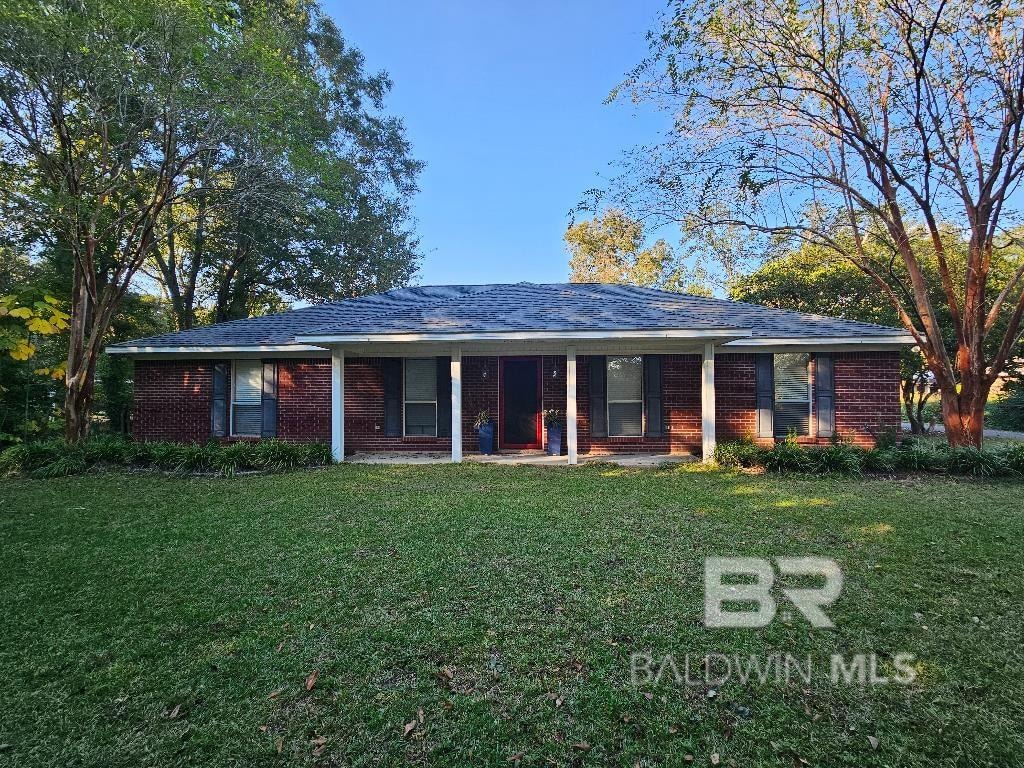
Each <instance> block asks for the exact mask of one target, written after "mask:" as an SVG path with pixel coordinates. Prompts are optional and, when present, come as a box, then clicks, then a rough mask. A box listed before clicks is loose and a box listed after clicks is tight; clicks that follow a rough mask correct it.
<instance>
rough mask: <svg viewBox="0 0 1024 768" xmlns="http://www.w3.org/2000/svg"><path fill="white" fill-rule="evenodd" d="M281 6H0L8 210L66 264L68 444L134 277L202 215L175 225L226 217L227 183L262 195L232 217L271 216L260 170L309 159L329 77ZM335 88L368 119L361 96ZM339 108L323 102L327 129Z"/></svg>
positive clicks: (219, 0) (291, 7) (143, 0)
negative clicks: (309, 58) (307, 54)
mask: <svg viewBox="0 0 1024 768" xmlns="http://www.w3.org/2000/svg"><path fill="white" fill-rule="evenodd" d="M281 8H282V6H279V5H278V4H272V3H267V4H262V3H249V2H243V3H236V2H228V1H227V0H214V2H206V1H205V0H203V1H202V2H200V0H137V1H136V2H132V3H121V2H114V1H113V0H90V2H88V3H60V4H57V5H56V6H54V5H53V4H50V3H43V2H40V1H39V0H12V2H9V3H5V4H3V5H2V6H0V137H2V148H3V152H4V155H3V157H2V158H0V160H2V161H3V170H4V176H5V178H6V177H7V176H10V177H12V179H13V182H14V183H11V184H5V185H4V186H3V188H2V192H0V195H2V196H3V200H0V202H2V204H3V207H4V209H5V210H11V209H14V208H17V209H20V213H21V215H23V216H24V217H26V218H27V219H31V220H32V221H33V223H34V226H35V229H36V230H37V231H41V232H47V233H50V234H49V235H48V237H49V238H50V240H51V241H52V242H51V243H50V245H51V246H52V247H51V248H50V252H51V253H53V254H56V255H57V256H58V258H63V257H64V255H65V254H66V256H67V261H68V263H69V269H70V272H71V298H70V315H71V322H70V339H69V345H68V356H67V364H66V377H65V382H66V385H67V392H66V397H65V409H64V411H65V422H66V430H65V431H66V436H67V438H68V439H69V440H78V439H81V438H82V437H84V436H85V435H86V433H87V430H88V426H89V413H90V409H91V407H92V400H93V389H94V383H95V372H96V365H97V361H98V359H99V353H100V349H101V348H102V345H103V344H104V340H105V337H106V335H107V331H108V328H109V327H110V323H111V321H112V318H113V317H114V316H115V314H116V312H117V311H118V307H119V305H120V303H121V301H122V300H123V298H124V296H125V295H126V294H127V292H128V291H129V287H130V285H131V284H132V281H133V279H134V278H135V276H136V275H137V273H138V272H139V270H140V269H141V268H142V267H143V265H144V264H146V263H147V262H148V261H149V260H151V259H153V258H154V254H155V253H156V252H157V251H158V249H159V248H161V247H162V246H163V244H164V243H167V242H168V239H169V238H173V237H174V236H175V232H176V230H178V229H179V228H185V227H189V226H193V216H192V215H184V216H183V215H179V214H180V213H181V212H182V211H187V212H191V213H194V214H195V219H198V218H199V217H200V211H201V210H202V211H205V212H207V213H209V214H211V215H212V214H213V213H218V214H219V209H218V208H216V207H215V206H216V205H221V206H226V205H227V204H228V203H227V202H226V201H225V200H224V199H221V198H216V199H215V200H214V197H213V195H212V192H213V190H212V187H213V186H214V182H216V183H217V184H218V185H225V184H227V185H228V186H229V187H230V186H231V185H230V180H228V179H227V176H225V174H227V175H231V174H234V175H235V176H236V177H238V176H241V175H243V174H246V175H245V178H246V180H247V181H248V182H250V183H249V184H247V185H246V186H242V185H238V184H236V185H234V186H233V188H232V189H233V194H232V195H231V196H230V198H229V203H230V206H234V207H236V208H237V207H241V206H246V205H247V204H248V202H249V201H250V200H260V201H261V202H260V204H261V205H267V203H268V199H269V198H268V197H267V196H266V190H267V188H268V187H270V186H272V185H273V183H274V180H275V174H274V173H264V172H262V171H263V170H264V169H268V168H269V169H274V168H277V167H279V166H280V161H281V158H283V157H288V156H289V153H291V152H293V151H294V152H298V151H301V150H302V142H303V141H304V140H305V139H306V138H307V135H306V133H305V131H304V126H306V125H308V120H309V118H310V113H311V109H312V105H313V104H314V103H315V102H316V100H317V98H319V97H320V96H321V95H322V92H321V89H320V80H319V79H318V78H319V77H320V76H321V74H322V73H321V72H319V70H316V69H315V67H313V68H311V67H308V66H304V62H303V59H302V55H304V54H300V53H299V52H298V48H299V47H301V46H298V45H297V43H296V40H295V35H294V28H293V26H289V23H286V21H285V19H284V14H285V12H284V11H282V10H281ZM287 8H288V13H289V14H291V15H292V16H296V17H301V16H303V14H309V13H312V12H314V11H315V6H313V5H311V4H309V3H303V2H296V3H292V4H288V6H287ZM335 55H337V56H340V55H341V52H340V51H336V52H335ZM336 76H337V73H336V72H335V73H326V74H323V77H325V78H328V79H330V78H336ZM339 87H340V88H341V89H342V90H343V91H344V93H345V95H346V97H347V98H350V99H351V103H352V104H354V105H355V108H356V109H358V103H359V100H360V99H361V98H363V97H364V96H365V94H364V93H361V92H359V91H358V90H356V91H352V92H349V91H348V90H345V88H346V84H340V86H339ZM336 106H337V105H334V104H331V103H329V102H328V101H321V102H319V111H320V113H321V116H322V119H324V120H331V119H333V117H331V116H332V115H333V114H334V113H335V109H336ZM247 139H248V143H246V140H247ZM329 141H334V142H338V143H340V142H342V141H343V139H342V138H341V137H339V136H330V137H329ZM242 147H245V148H247V149H248V150H249V151H248V152H245V153H243V152H241V148H242ZM213 169H217V170H218V171H220V172H221V175H219V176H217V177H216V178H214V177H213V176H212V175H211V172H212V170H213ZM204 205H205V206H206V207H205V208H204ZM172 271H174V270H173V269H172Z"/></svg>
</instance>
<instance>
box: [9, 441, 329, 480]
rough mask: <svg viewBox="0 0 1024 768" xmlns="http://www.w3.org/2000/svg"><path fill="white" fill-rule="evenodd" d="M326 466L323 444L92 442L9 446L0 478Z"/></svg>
mask: <svg viewBox="0 0 1024 768" xmlns="http://www.w3.org/2000/svg"><path fill="white" fill-rule="evenodd" d="M331 460H332V459H331V447H330V446H329V445H327V444H325V443H286V442H284V441H281V440H257V441H251V442H239V443H217V442H210V443H206V444H202V445H200V444H196V443H193V444H182V443H136V442H132V441H130V440H125V439H123V438H120V437H96V438H92V439H90V440H86V441H84V442H81V443H66V442H64V441H63V440H42V441H37V442H29V443H24V444H21V445H15V446H12V447H10V448H7V449H5V450H4V451H3V452H0V474H21V475H27V476H29V477H61V476H64V475H75V474H79V473H81V472H86V471H89V470H90V469H93V468H139V469H159V470H164V471H169V472H177V473H189V472H193V473H214V474H219V475H233V474H235V473H236V472H242V471H247V470H253V471H264V472H268V471H275V472H276V471H281V470H284V469H293V468H298V467H317V466H324V465H326V464H330V463H331Z"/></svg>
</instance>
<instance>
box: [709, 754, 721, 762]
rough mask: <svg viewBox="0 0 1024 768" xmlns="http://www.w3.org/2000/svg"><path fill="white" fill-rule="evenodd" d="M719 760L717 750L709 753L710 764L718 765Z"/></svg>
mask: <svg viewBox="0 0 1024 768" xmlns="http://www.w3.org/2000/svg"><path fill="white" fill-rule="evenodd" d="M720 762H722V758H720V757H719V756H718V753H717V752H714V753H712V755H711V764H712V765H718V764H719V763H720Z"/></svg>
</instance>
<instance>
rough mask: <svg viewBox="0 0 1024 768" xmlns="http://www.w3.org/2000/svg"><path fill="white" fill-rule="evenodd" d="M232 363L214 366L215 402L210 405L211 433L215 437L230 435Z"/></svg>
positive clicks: (215, 364)
mask: <svg viewBox="0 0 1024 768" xmlns="http://www.w3.org/2000/svg"><path fill="white" fill-rule="evenodd" d="M230 375H231V363H225V362H221V363H214V364H213V402H212V403H211V405H210V431H211V433H212V434H213V436H214V437H227V434H228V381H229V377H230Z"/></svg>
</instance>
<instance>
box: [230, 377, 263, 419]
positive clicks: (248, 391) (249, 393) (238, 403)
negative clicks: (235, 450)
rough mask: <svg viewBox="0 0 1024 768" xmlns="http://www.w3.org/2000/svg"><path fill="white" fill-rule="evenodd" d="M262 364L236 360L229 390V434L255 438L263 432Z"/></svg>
mask: <svg viewBox="0 0 1024 768" xmlns="http://www.w3.org/2000/svg"><path fill="white" fill-rule="evenodd" d="M262 398H263V363H261V362H260V361H259V360H236V361H235V366H234V375H233V377H232V388H231V434H232V435H240V436H243V435H244V436H255V437H259V435H260V434H261V433H262V431H263V403H262Z"/></svg>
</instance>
